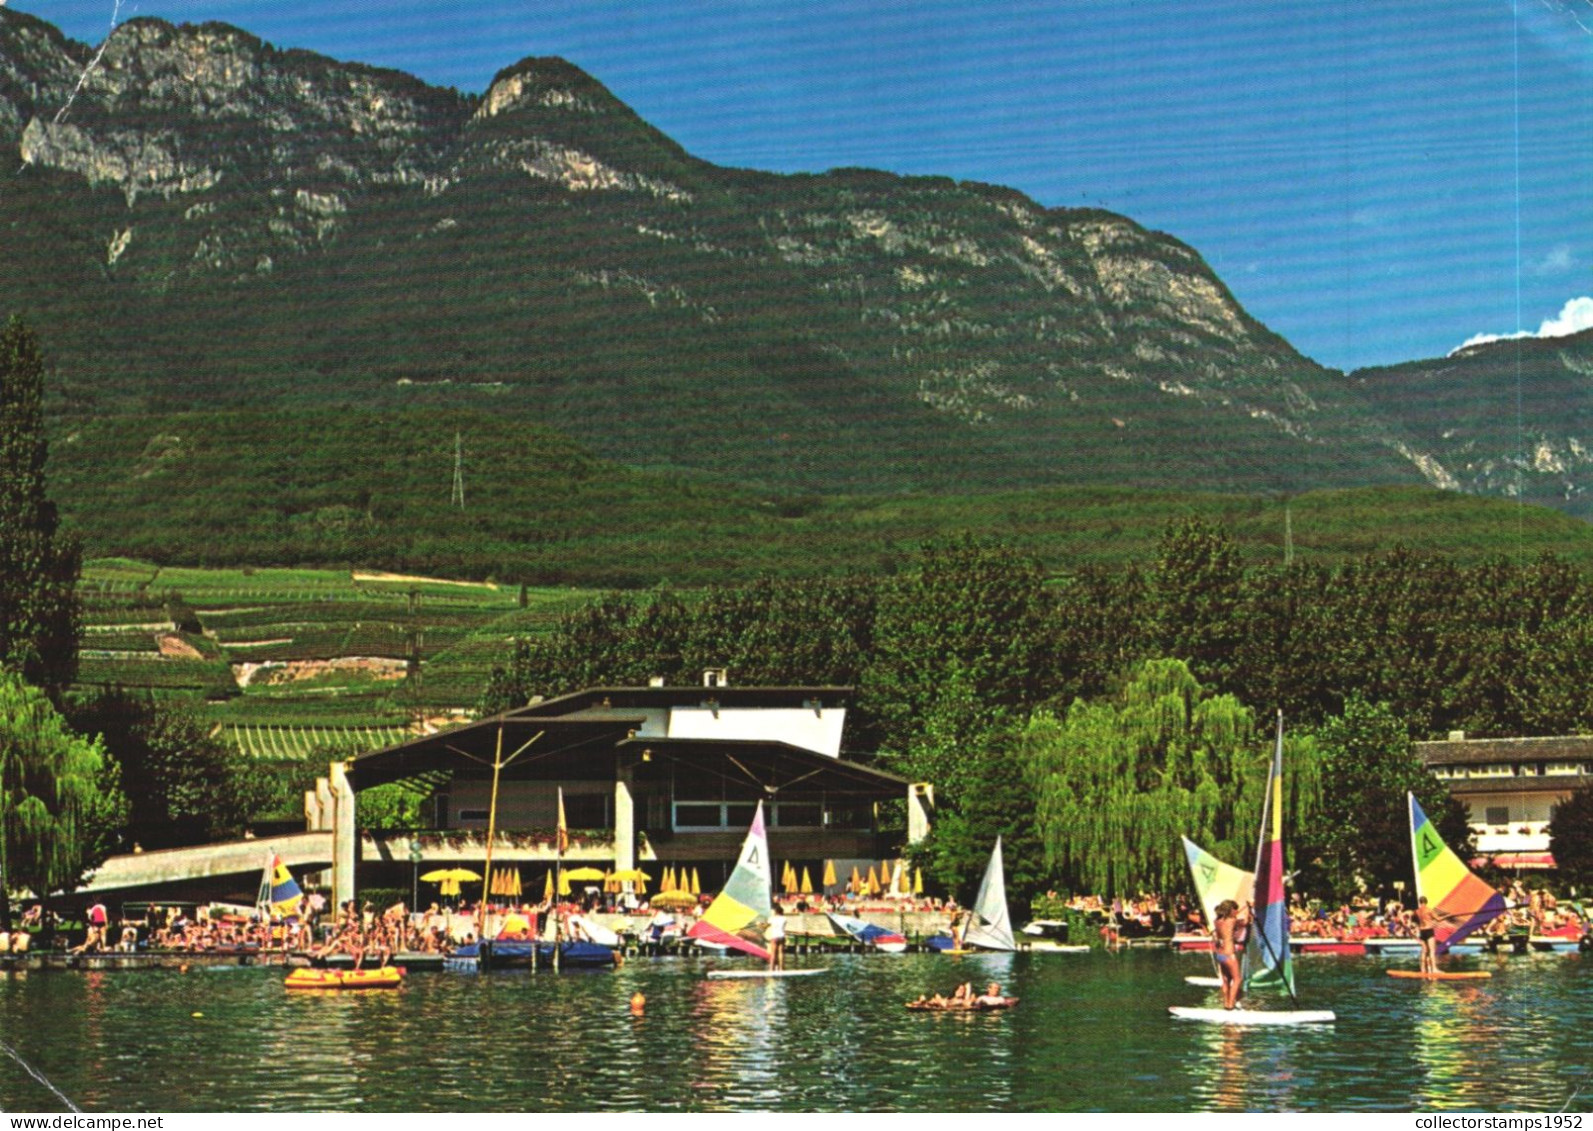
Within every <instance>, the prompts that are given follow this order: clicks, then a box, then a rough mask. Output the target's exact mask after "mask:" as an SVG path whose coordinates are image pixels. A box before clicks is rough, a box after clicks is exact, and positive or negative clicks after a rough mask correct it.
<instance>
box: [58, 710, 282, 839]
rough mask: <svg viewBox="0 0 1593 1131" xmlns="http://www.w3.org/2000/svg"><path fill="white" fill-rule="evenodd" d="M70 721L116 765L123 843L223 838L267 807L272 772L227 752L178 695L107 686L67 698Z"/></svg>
mask: <svg viewBox="0 0 1593 1131" xmlns="http://www.w3.org/2000/svg"><path fill="white" fill-rule="evenodd" d="M71 720H72V725H73V727H74V728H75V729H76V730H78V731H79V732H81V733H83V734H89V735H96V736H98V737H99V740H100V741H101V742H103V744H104V746H105V750H106V752H107V753H108V754H109V755H110V757H111V758H113V759H114V760H115V761H116V763H117V764H118V765H119V766H120V767H121V777H122V783H123V788H124V789H125V791H126V793H127V798H128V801H129V804H130V810H129V814H128V819H127V823H126V829H125V838H126V841H127V842H128V843H136V844H139V845H141V846H142V847H144V848H150V849H153V848H172V847H176V846H179V845H186V844H201V843H204V842H206V841H211V840H220V839H225V838H226V837H228V836H236V835H239V834H240V833H241V832H242V831H243V829H244V827H245V826H246V825H247V824H248V822H249V820H250V819H251V818H253V817H254V816H256V815H257V814H258V813H260V812H261V811H262V810H264V809H268V808H270V801H271V796H272V791H273V789H274V788H275V787H274V783H273V780H272V779H273V777H274V775H273V774H272V772H271V771H270V770H268V769H267V768H266V767H265V766H263V765H262V764H259V763H253V762H248V761H246V760H244V759H241V758H239V757H238V756H237V755H235V754H233V753H232V752H231V751H229V750H228V749H227V747H226V746H225V745H223V744H222V743H221V742H220V741H219V739H218V738H217V737H216V736H215V734H214V733H212V731H211V729H210V727H209V726H208V725H207V724H206V723H205V722H204V721H203V720H201V719H200V717H199V716H198V715H197V714H196V713H195V712H194V711H193V710H192V709H191V708H190V707H189V706H188V705H186V704H184V703H182V702H181V701H179V700H169V699H168V700H156V699H154V698H152V697H151V696H149V695H148V694H141V693H137V692H129V691H124V690H122V689H120V688H109V689H106V690H104V691H101V692H99V693H98V694H96V695H92V696H90V697H88V698H87V699H85V700H83V701H81V702H79V703H76V704H73V706H72V708H71Z"/></svg>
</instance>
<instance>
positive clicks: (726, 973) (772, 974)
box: [708, 966, 830, 978]
mask: <svg viewBox="0 0 1593 1131" xmlns="http://www.w3.org/2000/svg"><path fill="white" fill-rule="evenodd" d="M829 972H830V968H829V967H828V966H821V967H818V968H816V969H812V970H710V971H708V976H709V977H710V978H807V977H811V976H812V975H814V974H828V973H829Z"/></svg>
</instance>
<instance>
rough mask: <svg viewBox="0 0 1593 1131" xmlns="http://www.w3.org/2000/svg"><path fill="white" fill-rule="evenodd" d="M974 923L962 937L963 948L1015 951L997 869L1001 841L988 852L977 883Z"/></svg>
mask: <svg viewBox="0 0 1593 1131" xmlns="http://www.w3.org/2000/svg"><path fill="white" fill-rule="evenodd" d="M973 911H974V921H973V922H972V923H970V924H969V926H968V930H967V932H966V933H965V934H964V935H963V945H964V946H977V947H980V948H982V949H984V950H1017V949H1018V944H1017V940H1016V939H1014V938H1013V937H1012V916H1011V915H1010V914H1009V913H1008V911H1007V876H1006V872H1005V871H1004V870H1003V869H1002V867H1001V838H1000V837H996V846H995V848H993V849H992V850H991V852H990V863H989V864H987V865H985V878H984V879H983V880H981V881H980V882H979V896H978V898H976V899H975V900H974V906H973Z"/></svg>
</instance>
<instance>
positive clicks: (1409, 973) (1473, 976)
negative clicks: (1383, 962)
mask: <svg viewBox="0 0 1593 1131" xmlns="http://www.w3.org/2000/svg"><path fill="white" fill-rule="evenodd" d="M1388 976H1389V977H1390V978H1419V979H1420V980H1421V981H1423V982H1474V981H1477V980H1479V979H1481V978H1491V977H1493V972H1492V971H1489V970H1440V971H1438V973H1436V974H1423V973H1422V972H1421V971H1420V970H1390V971H1389V972H1388Z"/></svg>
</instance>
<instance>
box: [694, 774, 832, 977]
mask: <svg viewBox="0 0 1593 1131" xmlns="http://www.w3.org/2000/svg"><path fill="white" fill-rule="evenodd" d="M771 887H772V883H771V880H770V873H769V838H768V836H767V835H766V834H765V832H764V829H763V802H761V801H760V802H758V809H757V811H756V812H755V813H753V815H752V827H751V828H750V829H748V830H747V839H746V840H744V841H742V842H741V855H739V856H738V857H736V866H735V867H734V868H733V869H731V872H730V878H729V879H728V880H726V881H725V886H724V887H723V888H721V889H719V894H718V895H716V896H714V900H713V902H712V903H710V904H709V905H708V910H707V911H705V912H703V916H702V918H701V919H699V920H697V921H696V922H695V923H693V924H692V925H691V926H690V927H688V928H687V929H686V935H687V937H688V938H692V939H696V940H697V941H698V942H701V943H707V944H708V945H710V946H724V947H729V948H731V949H732V950H739V951H741V952H743V953H745V954H750V955H752V956H753V957H754V958H761V959H763V960H764V961H765V962H767V961H769V952H768V951H766V950H764V949H763V947H761V946H759V945H758V944H757V943H754V942H749V941H748V940H746V939H744V938H742V937H741V935H740V934H739V932H741V931H744V930H746V929H747V928H748V927H752V926H755V925H756V924H758V923H759V922H767V921H768V919H769V916H770V915H771V914H773V912H774V900H773V899H772V897H771V895H770V889H771ZM824 972H825V969H824V968H813V969H804V970H770V969H763V970H710V971H709V972H708V976H709V977H710V978H797V977H804V976H809V975H813V974H823V973H824Z"/></svg>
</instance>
